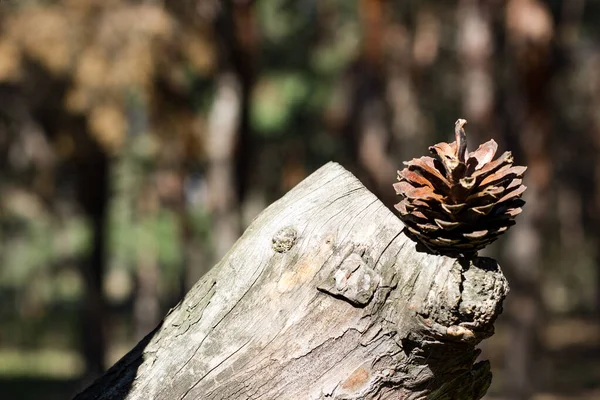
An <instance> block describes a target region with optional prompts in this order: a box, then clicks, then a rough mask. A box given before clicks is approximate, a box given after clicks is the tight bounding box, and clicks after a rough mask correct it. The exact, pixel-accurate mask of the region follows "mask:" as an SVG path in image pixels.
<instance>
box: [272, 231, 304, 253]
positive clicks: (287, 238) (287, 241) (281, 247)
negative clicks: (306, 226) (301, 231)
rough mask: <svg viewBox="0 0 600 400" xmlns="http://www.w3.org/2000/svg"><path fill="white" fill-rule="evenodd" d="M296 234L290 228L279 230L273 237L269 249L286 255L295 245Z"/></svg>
mask: <svg viewBox="0 0 600 400" xmlns="http://www.w3.org/2000/svg"><path fill="white" fill-rule="evenodd" d="M297 238H298V232H296V229H294V228H293V227H291V226H286V227H285V228H281V229H280V230H279V231H278V232H277V233H276V234H275V236H273V239H272V243H271V248H272V249H273V250H275V251H276V252H278V253H287V252H288V251H290V249H291V248H292V247H294V245H295V244H296V239H297Z"/></svg>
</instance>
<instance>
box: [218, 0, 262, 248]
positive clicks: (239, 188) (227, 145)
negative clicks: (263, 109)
mask: <svg viewBox="0 0 600 400" xmlns="http://www.w3.org/2000/svg"><path fill="white" fill-rule="evenodd" d="M253 7H254V2H253V1H249V0H242V1H237V2H233V3H232V4H229V3H224V4H223V9H222V10H221V11H220V13H219V16H218V17H217V20H216V31H217V35H218V37H219V39H220V40H219V43H218V44H219V46H220V56H221V64H222V65H221V68H219V71H220V72H219V74H218V75H217V77H216V93H215V99H214V102H213V106H212V109H211V111H210V113H209V124H208V137H207V140H206V141H207V144H206V152H207V156H208V161H209V165H208V168H207V178H206V181H207V191H208V193H209V205H208V210H209V213H210V215H211V224H212V228H211V234H212V238H211V242H212V246H213V249H214V253H215V254H214V259H219V258H221V257H222V256H223V255H224V254H225V253H226V252H227V250H228V249H229V248H230V247H231V245H232V244H233V243H234V242H235V240H236V239H237V238H238V236H239V235H240V233H241V230H242V221H241V214H240V205H241V203H242V201H243V200H244V195H245V193H246V189H247V182H248V179H249V174H250V165H249V160H250V156H251V154H252V149H251V144H252V140H251V132H250V121H249V112H250V94H251V90H252V86H253V83H254V76H255V71H254V63H255V59H256V45H257V43H256V32H255V20H254V9H253Z"/></svg>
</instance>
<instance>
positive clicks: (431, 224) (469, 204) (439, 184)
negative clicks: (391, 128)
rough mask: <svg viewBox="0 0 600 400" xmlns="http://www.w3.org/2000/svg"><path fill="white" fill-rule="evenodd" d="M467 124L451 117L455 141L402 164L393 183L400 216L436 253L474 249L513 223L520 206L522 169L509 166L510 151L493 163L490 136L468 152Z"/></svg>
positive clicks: (486, 243) (492, 141)
mask: <svg viewBox="0 0 600 400" xmlns="http://www.w3.org/2000/svg"><path fill="white" fill-rule="evenodd" d="M466 122H467V121H465V120H464V119H459V120H458V121H456V125H455V134H456V142H453V143H450V144H448V143H444V142H442V143H438V144H436V145H434V146H431V147H430V148H429V151H430V152H431V153H432V154H433V155H434V157H435V158H432V157H426V156H425V157H421V158H415V159H413V160H412V161H409V162H405V163H404V164H405V165H406V166H407V167H406V168H404V169H403V170H402V171H398V181H399V182H397V183H395V184H394V188H395V189H396V193H397V194H398V195H400V196H401V197H402V200H401V201H400V203H398V204H396V209H398V211H400V218H401V219H402V221H403V222H404V224H405V225H406V227H407V228H408V230H409V231H410V232H411V233H412V234H413V235H414V236H416V237H417V238H418V239H420V240H421V241H422V242H423V243H424V244H425V245H427V247H429V248H430V249H431V250H434V251H437V252H439V253H446V254H456V253H462V254H472V253H476V252H477V250H480V249H482V248H484V247H485V246H487V245H488V244H489V243H491V242H493V241H494V240H496V239H497V238H498V236H499V235H500V234H502V233H503V232H505V231H506V230H507V229H508V228H509V227H510V226H512V225H514V224H515V221H514V218H515V216H517V215H518V214H519V213H520V212H521V211H522V210H521V207H522V206H523V205H524V204H525V201H523V200H522V199H521V198H520V197H521V195H522V194H523V192H524V191H525V189H526V187H525V186H523V185H522V184H521V182H522V179H523V173H524V172H525V170H526V169H527V167H521V166H513V165H512V163H513V156H512V154H511V153H510V152H509V151H507V152H505V153H504V154H502V155H501V156H500V157H499V158H498V159H496V160H494V161H492V158H493V157H494V155H495V154H496V150H497V149H498V144H497V143H496V142H495V141H494V140H490V141H489V142H486V143H484V144H482V145H481V146H479V148H478V149H477V150H475V151H474V152H472V153H468V152H467V138H466V134H465V131H464V129H463V125H464V124H466Z"/></svg>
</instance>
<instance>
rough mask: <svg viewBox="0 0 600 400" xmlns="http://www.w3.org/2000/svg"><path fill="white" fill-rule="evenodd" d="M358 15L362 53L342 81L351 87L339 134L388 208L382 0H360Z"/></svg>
mask: <svg viewBox="0 0 600 400" xmlns="http://www.w3.org/2000/svg"><path fill="white" fill-rule="evenodd" d="M359 13H360V15H359V17H360V21H361V28H362V46H361V53H360V55H359V57H358V59H357V60H356V61H355V62H354V63H353V64H352V65H351V66H350V69H349V70H348V71H347V74H348V75H349V78H350V80H349V81H348V82H342V84H343V85H348V86H349V87H350V93H349V97H350V98H349V100H347V101H348V104H347V107H346V109H345V110H344V114H345V115H343V116H342V118H343V125H344V126H343V127H342V131H343V132H344V135H345V136H346V137H347V138H348V139H347V140H345V142H346V144H347V147H348V149H349V153H350V155H351V157H352V159H353V161H354V162H356V163H357V165H358V167H359V171H360V173H359V176H361V178H362V179H363V181H365V184H366V185H367V187H368V188H369V189H370V190H372V191H374V192H375V193H376V194H377V195H378V196H379V198H381V199H382V201H383V202H384V204H386V205H387V206H388V207H391V206H392V204H393V203H394V200H395V198H394V191H393V190H391V189H390V182H393V180H394V174H395V167H394V165H393V164H392V163H391V161H390V159H389V156H388V150H389V145H390V141H391V135H390V129H389V126H388V125H389V124H388V110H387V104H386V102H385V73H384V71H383V31H384V28H385V27H384V18H383V17H384V4H383V2H382V0H361V1H360V2H359ZM342 90H344V91H345V89H344V88H342ZM342 100H343V101H344V102H345V101H346V100H345V99H342Z"/></svg>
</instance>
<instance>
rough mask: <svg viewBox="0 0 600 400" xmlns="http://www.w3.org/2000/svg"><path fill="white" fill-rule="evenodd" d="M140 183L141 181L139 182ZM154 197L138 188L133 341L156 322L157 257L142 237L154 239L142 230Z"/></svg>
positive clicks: (151, 190)
mask: <svg viewBox="0 0 600 400" xmlns="http://www.w3.org/2000/svg"><path fill="white" fill-rule="evenodd" d="M141 179H144V178H141ZM158 201H159V200H158V195H157V193H156V188H155V185H153V184H151V183H145V184H143V185H142V188H141V190H140V193H139V196H138V199H137V207H136V208H137V210H136V214H137V219H138V221H137V223H138V224H139V225H141V226H142V227H145V228H144V231H143V232H140V234H139V235H138V237H137V238H136V240H137V241H138V245H137V246H136V249H137V265H136V288H135V289H136V290H135V299H134V305H133V318H134V326H135V338H136V340H140V339H142V338H143V337H144V335H146V333H148V332H149V331H150V330H152V328H153V327H154V326H156V324H157V322H158V321H159V320H160V300H159V293H158V282H159V279H160V270H159V266H158V255H157V253H156V252H157V249H156V248H155V245H153V241H152V240H151V241H148V240H145V238H146V235H154V232H153V231H152V230H149V229H148V228H146V226H147V224H148V223H149V222H150V223H152V222H153V220H154V219H155V218H156V214H157V211H158Z"/></svg>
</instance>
